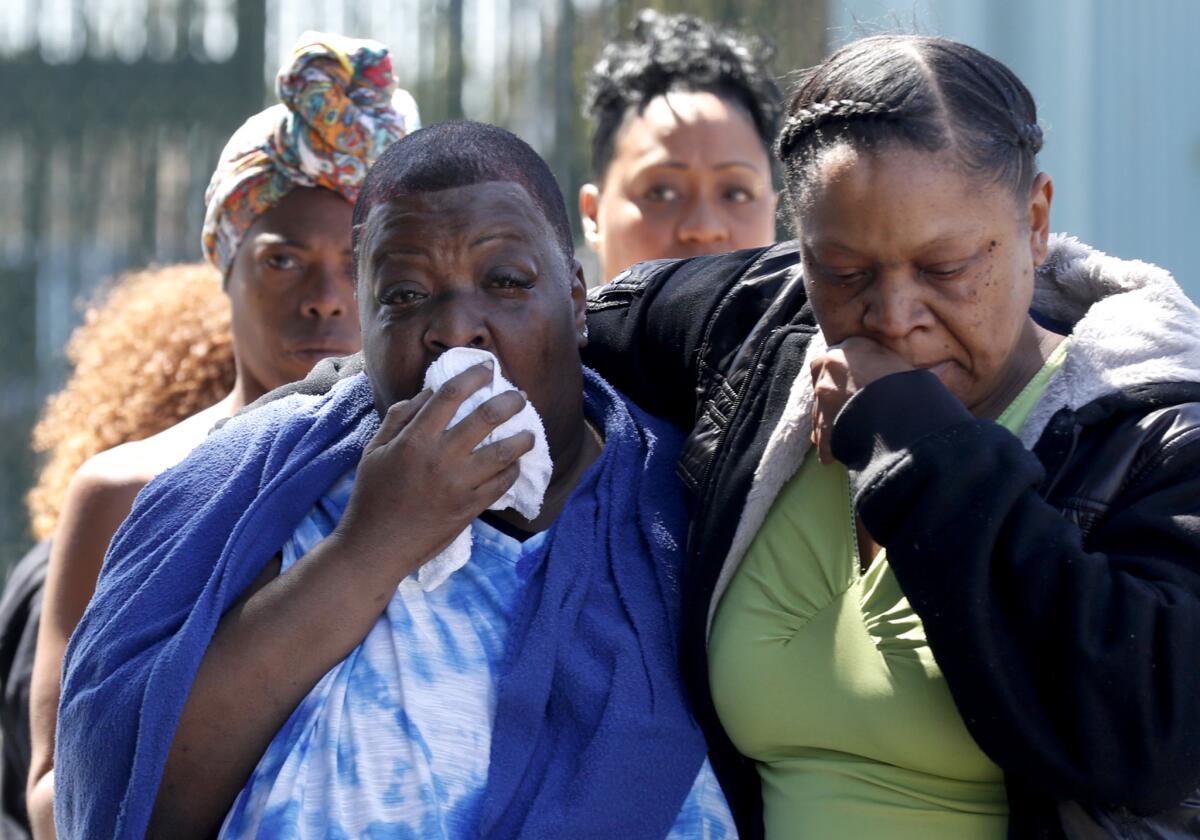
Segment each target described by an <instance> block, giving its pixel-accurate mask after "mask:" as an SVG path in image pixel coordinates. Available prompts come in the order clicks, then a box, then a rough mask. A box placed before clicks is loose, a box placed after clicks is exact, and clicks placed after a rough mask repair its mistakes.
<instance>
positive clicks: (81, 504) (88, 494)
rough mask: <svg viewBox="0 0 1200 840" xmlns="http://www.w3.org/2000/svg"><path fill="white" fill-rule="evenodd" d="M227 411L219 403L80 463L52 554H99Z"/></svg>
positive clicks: (71, 484) (68, 490) (67, 495)
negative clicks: (145, 492)
mask: <svg viewBox="0 0 1200 840" xmlns="http://www.w3.org/2000/svg"><path fill="white" fill-rule="evenodd" d="M225 413H227V411H226V410H225V409H224V407H223V404H222V403H218V404H217V405H215V406H212V407H211V408H208V409H205V410H204V411H201V412H199V413H197V414H194V415H192V416H191V417H189V418H188V419H186V420H183V421H182V422H180V423H177V424H175V425H174V426H172V427H171V428H169V429H167V430H165V431H163V432H159V433H158V434H157V435H153V436H151V437H148V438H145V439H144V440H139V441H132V442H130V443H124V444H121V445H120V446H115V447H113V448H112V449H108V450H105V451H104V452H101V453H99V454H97V455H93V456H92V457H91V458H89V459H88V460H87V461H86V462H84V464H83V466H81V467H80V468H79V470H78V471H77V472H76V473H75V475H74V477H72V479H71V482H70V484H69V485H68V487H67V493H66V498H65V499H64V501H63V510H62V515H61V517H60V519H59V523H58V529H57V532H56V535H55V542H56V543H60V544H61V549H62V551H58V550H56V551H55V554H62V555H65V556H78V555H79V554H82V555H84V556H88V555H95V554H96V553H97V552H96V551H93V550H89V549H90V548H92V547H93V546H94V547H95V548H96V549H98V550H99V554H100V555H101V556H102V555H103V551H104V550H105V549H107V547H108V542H109V540H111V539H112V535H113V534H114V533H116V530H117V528H118V527H119V526H120V524H121V522H123V521H124V520H125V517H127V516H128V515H129V511H130V510H131V509H132V508H133V501H134V499H135V498H136V497H137V494H138V493H139V492H140V491H141V490H142V488H143V487H145V486H146V485H147V484H149V483H150V482H151V481H152V480H153V479H154V477H155V476H157V475H158V474H159V473H161V472H162V471H163V470H166V469H168V468H170V467H173V466H175V464H177V463H179V462H180V461H182V460H183V459H184V458H185V457H187V454H188V453H189V452H190V451H191V450H192V449H194V448H195V447H196V445H197V444H199V443H200V442H201V441H202V440H204V438H205V436H206V435H207V434H208V431H209V430H210V429H211V428H212V426H213V425H214V424H215V423H216V422H217V421H218V420H219V419H221V417H222V416H224V414H225ZM57 548H58V546H56V549H57ZM80 549H82V551H80ZM89 565H90V564H89Z"/></svg>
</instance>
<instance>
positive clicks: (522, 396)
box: [517, 388, 529, 402]
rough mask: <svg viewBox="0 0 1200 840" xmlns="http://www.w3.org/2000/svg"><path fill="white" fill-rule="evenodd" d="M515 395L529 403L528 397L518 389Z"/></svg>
mask: <svg viewBox="0 0 1200 840" xmlns="http://www.w3.org/2000/svg"><path fill="white" fill-rule="evenodd" d="M517 393H518V394H520V395H521V398H522V399H524V400H525V402H529V395H528V394H526V393H525V392H524V391H522V390H521V389H520V388H518V389H517Z"/></svg>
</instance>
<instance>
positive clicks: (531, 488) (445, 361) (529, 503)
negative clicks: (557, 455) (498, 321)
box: [417, 347, 554, 592]
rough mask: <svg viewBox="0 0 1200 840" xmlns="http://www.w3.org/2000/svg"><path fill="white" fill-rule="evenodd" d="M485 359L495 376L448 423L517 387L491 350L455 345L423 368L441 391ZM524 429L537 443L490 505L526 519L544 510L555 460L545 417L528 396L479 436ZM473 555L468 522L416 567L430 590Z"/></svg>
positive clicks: (505, 435) (495, 438) (488, 440)
mask: <svg viewBox="0 0 1200 840" xmlns="http://www.w3.org/2000/svg"><path fill="white" fill-rule="evenodd" d="M487 361H491V362H492V381H491V382H490V383H489V384H487V385H485V386H484V387H482V388H480V389H479V390H478V391H476V392H475V393H474V394H472V395H471V396H469V397H467V399H466V400H464V401H463V403H462V405H461V406H459V408H458V411H457V412H455V414H454V417H453V418H452V419H451V420H450V423H449V425H447V427H446V428H448V429H449V428H452V427H454V426H455V425H456V424H457V423H458V422H459V421H461V420H462V419H463V418H464V417H466V416H467V415H469V414H470V413H471V412H472V411H474V410H475V409H476V408H478V407H479V406H480V405H482V404H483V403H485V402H486V401H487V400H489V399H491V398H492V397H494V396H496V395H497V394H502V393H504V392H505V391H515V390H517V389H516V388H515V387H514V386H513V384H512V383H511V382H509V381H508V380H507V379H505V378H504V375H503V374H502V373H501V372H500V361H499V360H498V359H497V358H496V357H495V356H494V355H493V354H492V353H490V352H488V351H487V350H475V349H472V348H470V347H452V348H451V349H449V350H447V351H446V352H445V353H443V354H442V355H441V356H439V357H438V358H437V360H436V361H435V362H434V363H433V364H432V365H430V366H429V369H428V370H427V371H425V387H426V388H428V389H430V390H432V391H437V390H438V389H439V388H441V387H442V385H444V384H445V383H446V381H447V380H448V379H451V378H452V377H454V376H457V375H458V374H460V373H462V372H463V371H465V370H466V369H467V368H470V367H473V366H475V365H479V364H483V363H484V362H487ZM523 431H528V432H531V433H532V434H533V437H534V444H533V449H531V450H530V451H529V452H526V453H525V454H524V455H522V456H521V460H520V462H519V463H520V465H521V473H520V475H519V476H518V477H517V480H516V482H514V483H513V486H512V487H510V488H509V489H508V491H507V492H506V493H505V494H504V495H503V496H501V497H500V498H499V499H497V500H496V501H495V502H494V503H493V504H492V505H491V506H490V507H489V510H505V509H506V508H512V509H514V510H515V511H516V512H517V513H519V514H521V516H523V517H525V518H526V519H536V518H537V516H538V514H539V513H541V510H542V500H543V499H544V498H545V495H546V488H547V487H549V486H550V476H551V473H552V472H553V470H554V464H553V462H552V461H551V460H550V447H549V445H548V444H547V443H546V430H545V428H544V427H543V425H542V418H541V417H539V416H538V413H537V411H536V410H535V409H534V407H533V405H532V404H531V403H529V402H526V404H525V407H524V408H522V409H521V411H520V412H518V413H517V415H516V416H515V417H512V418H510V419H508V420H506V421H504V422H503V423H501V424H500V425H499V426H497V427H496V428H495V430H493V431H492V433H491V434H489V435H488V436H487V437H486V438H484V439H483V440H482V441H481V442H480V444H479V446H487V445H488V444H489V443H493V442H494V441H498V440H503V439H505V438H508V437H512V436H513V435H515V434H518V433H519V432H523ZM477 448H478V447H477ZM470 557H471V529H470V528H467V529H466V530H465V531H463V532H462V533H461V534H459V535H458V536H457V537H455V539H454V541H453V542H452V543H450V545H449V546H447V547H446V548H445V549H444V550H442V552H441V553H439V554H438V555H436V556H435V557H434V558H433V559H432V560H429V561H428V562H427V563H425V564H424V565H423V566H421V568H420V569H419V570H418V571H417V584H418V585H419V586H420V587H421V588H422V589H423V590H425V591H426V592H432V591H433V590H434V589H437V588H438V586H440V585H441V584H442V583H443V582H444V581H445V580H446V578H448V577H450V575H452V574H454V573H455V572H456V571H458V570H459V569H461V568H462V567H463V566H465V565H466V564H467V560H469V559H470Z"/></svg>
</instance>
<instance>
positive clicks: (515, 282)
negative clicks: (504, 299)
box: [492, 274, 533, 289]
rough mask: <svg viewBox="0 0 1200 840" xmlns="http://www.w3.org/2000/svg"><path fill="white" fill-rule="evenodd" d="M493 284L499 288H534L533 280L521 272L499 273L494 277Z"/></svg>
mask: <svg viewBox="0 0 1200 840" xmlns="http://www.w3.org/2000/svg"><path fill="white" fill-rule="evenodd" d="M492 285H493V286H495V287H496V288H498V289H532V288H533V281H532V280H531V279H530V278H528V277H525V276H523V275H520V274H497V275H495V276H493V277H492Z"/></svg>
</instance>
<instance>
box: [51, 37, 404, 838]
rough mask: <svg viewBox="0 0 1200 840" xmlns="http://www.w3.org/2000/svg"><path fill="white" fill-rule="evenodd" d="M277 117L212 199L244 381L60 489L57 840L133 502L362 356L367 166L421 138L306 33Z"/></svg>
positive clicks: (226, 163) (376, 89)
mask: <svg viewBox="0 0 1200 840" xmlns="http://www.w3.org/2000/svg"><path fill="white" fill-rule="evenodd" d="M276 92H277V93H278V95H279V98H280V104H277V105H274V106H272V107H270V108H267V109H266V110H265V111H262V112H261V113H259V114H256V115H255V116H253V117H251V118H250V119H249V120H247V121H246V123H245V124H244V125H243V126H242V127H241V128H240V129H238V131H237V132H235V134H234V135H233V137H232V138H231V139H230V140H229V143H228V144H227V145H226V146H225V149H224V150H223V151H222V153H221V157H220V160H219V161H218V163H217V167H216V171H215V172H214V174H213V177H212V181H211V182H210V184H209V187H208V190H207V192H206V195H205V198H206V202H207V210H206V214H205V221H204V229H203V234H202V244H203V249H204V254H205V256H206V257H207V259H208V260H209V262H210V263H212V265H214V266H215V267H216V268H217V269H218V270H219V271H220V273H221V275H222V277H223V278H224V286H225V291H226V293H227V294H228V296H229V301H230V306H231V312H232V319H231V329H232V333H233V343H234V364H235V368H236V378H235V380H234V384H233V388H232V390H231V391H230V392H229V394H228V395H227V396H226V397H225V398H224V399H223V400H221V402H219V403H217V405H215V406H213V407H212V408H210V409H207V410H206V411H205V412H202V413H200V414H198V415H196V416H193V417H191V418H189V419H188V420H186V421H184V422H182V423H179V424H177V425H175V426H173V427H171V428H170V429H167V430H166V431H164V432H162V433H160V434H157V435H154V436H153V437H150V438H147V439H146V440H144V441H138V442H136V443H130V444H125V445H123V446H121V447H118V448H116V449H113V450H109V451H108V452H104V453H101V454H99V455H97V456H95V457H93V458H91V459H89V461H88V462H87V463H85V464H84V465H83V467H82V468H80V470H79V471H78V473H76V475H75V477H74V478H73V479H72V481H71V484H70V486H69V487H68V489H67V493H66V500H65V502H64V505H63V510H62V514H61V516H60V518H59V523H58V529H57V531H56V533H55V538H54V543H53V549H52V553H51V558H50V567H49V572H48V577H47V582H46V592H45V600H44V608H43V620H42V623H41V628H40V630H39V635H38V645H37V648H38V651H37V658H36V663H35V666H34V676H33V688H32V697H31V712H30V716H31V730H32V741H33V758H32V766H31V770H30V779H29V788H28V790H29V795H28V806H29V812H30V818H31V822H32V823H33V826H34V832H35V836H37V837H51V836H53V808H52V802H53V795H54V794H53V787H54V782H53V779H54V774H53V758H54V740H55V738H54V732H55V726H56V722H57V708H58V700H59V694H60V690H61V688H60V679H61V668H62V658H63V653H64V651H65V649H66V644H67V640H68V638H69V637H70V635H71V633H72V631H73V630H74V629H75V626H76V625H77V624H78V622H79V618H80V616H81V615H82V614H83V611H84V608H85V607H86V606H87V603H88V601H89V600H90V598H91V596H92V593H93V591H94V589H95V584H96V578H97V576H98V574H99V571H100V566H101V563H102V561H103V558H104V554H105V552H106V550H107V548H108V544H109V541H110V540H111V539H112V536H113V534H114V533H115V532H116V530H117V527H118V526H119V525H120V524H121V522H122V521H123V520H124V519H125V517H126V516H127V515H128V513H129V510H130V507H131V506H132V504H133V499H134V497H135V496H136V495H137V493H138V492H139V491H140V490H141V488H142V487H144V486H145V485H146V484H147V483H148V482H149V481H150V480H151V479H153V478H154V477H155V476H156V475H157V474H158V473H160V472H162V471H163V470H165V469H167V468H169V467H171V466H174V465H175V464H177V463H178V462H180V461H181V460H183V458H184V457H185V456H186V455H187V454H188V452H190V451H191V450H192V448H193V447H195V446H196V445H197V444H198V443H200V442H201V441H202V440H203V439H204V437H205V436H206V435H207V433H208V431H209V430H210V429H211V428H212V426H213V424H214V423H216V422H217V421H218V420H220V419H221V418H223V417H228V416H230V415H232V414H233V413H235V412H236V411H237V410H239V409H240V408H241V407H242V406H243V405H245V404H247V403H249V402H252V401H253V400H255V399H257V398H258V397H259V396H261V395H262V394H264V393H266V392H267V391H268V390H270V389H272V388H276V387H279V386H281V385H284V384H286V383H288V382H291V381H294V380H296V379H300V378H302V377H303V376H304V375H305V374H307V373H308V371H309V369H310V368H311V367H312V366H313V364H315V363H316V362H317V361H319V360H321V359H323V358H326V357H329V356H339V355H345V354H348V353H352V352H354V351H356V350H357V349H358V348H359V346H360V338H359V330H358V318H357V312H356V309H355V306H354V283H353V279H352V277H351V269H350V219H351V212H352V206H353V202H354V199H355V198H356V197H357V195H358V190H359V188H360V186H361V185H362V182H363V179H364V177H365V175H366V172H367V169H368V168H369V167H370V165H371V163H372V162H373V161H374V160H375V159H376V158H377V157H378V156H379V155H380V154H381V153H382V152H383V150H384V149H385V148H387V147H388V146H389V145H390V144H391V143H393V142H395V141H396V140H398V139H399V138H401V137H403V136H404V134H405V132H406V131H407V130H409V129H410V128H411V127H412V126H413V124H414V123H415V122H416V110H415V105H414V104H413V102H412V99H411V97H409V96H408V94H407V93H405V92H403V91H400V90H398V89H397V88H396V82H395V79H394V78H393V76H392V71H391V59H390V57H389V55H388V51H387V49H386V48H385V47H384V46H383V45H382V44H379V43H377V42H374V41H363V40H356V39H351V38H345V37H343V36H340V35H332V34H328V33H318V32H309V33H305V34H304V35H303V36H301V38H300V40H299V42H298V43H297V44H296V47H295V49H294V51H293V55H292V59H291V61H290V62H289V63H288V64H287V65H285V66H284V67H283V68H282V69H281V70H280V72H279V75H278V77H277V78H276Z"/></svg>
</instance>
